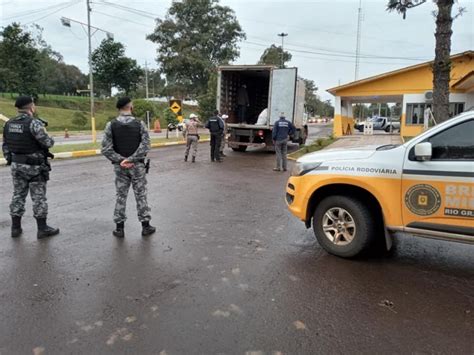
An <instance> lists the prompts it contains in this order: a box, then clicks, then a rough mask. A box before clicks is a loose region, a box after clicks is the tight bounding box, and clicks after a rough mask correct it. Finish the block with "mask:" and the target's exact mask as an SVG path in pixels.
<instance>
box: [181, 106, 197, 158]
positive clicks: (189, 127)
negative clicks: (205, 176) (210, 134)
mask: <svg viewBox="0 0 474 355" xmlns="http://www.w3.org/2000/svg"><path fill="white" fill-rule="evenodd" d="M198 130H199V119H198V116H197V115H195V114H194V113H192V114H190V115H189V121H188V122H186V125H185V129H184V135H185V137H186V151H185V153H184V161H188V156H189V151H190V149H191V148H192V149H193V151H192V160H191V161H192V162H193V163H195V162H196V155H197V150H198V143H199V132H198Z"/></svg>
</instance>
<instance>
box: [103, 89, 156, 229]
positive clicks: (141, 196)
mask: <svg viewBox="0 0 474 355" xmlns="http://www.w3.org/2000/svg"><path fill="white" fill-rule="evenodd" d="M116 106H117V109H118V110H119V116H118V117H117V118H115V119H114V120H112V121H111V122H109V123H107V126H106V127H105V131H104V138H103V140H102V154H103V155H104V156H105V157H106V158H107V159H109V160H110V161H111V162H112V164H113V165H114V172H115V188H116V193H117V201H116V204H115V211H114V222H115V223H116V229H115V230H114V231H113V235H114V236H116V237H118V238H123V237H124V236H125V232H124V227H125V220H126V219H127V216H126V213H125V209H126V204H127V196H128V191H129V189H130V185H132V188H133V192H134V193H135V200H136V203H137V212H138V219H139V221H140V222H141V224H142V236H148V235H151V234H153V233H155V231H156V228H155V227H152V226H151V225H150V220H151V216H150V208H149V207H148V202H147V181H146V173H147V169H148V162H147V163H146V164H145V159H146V155H147V153H148V152H149V150H150V136H149V135H148V131H147V128H146V127H145V124H144V123H143V122H140V121H138V120H137V119H135V117H133V114H132V110H133V104H132V100H131V99H130V98H128V97H122V98H120V99H119V100H118V101H117V105H116Z"/></svg>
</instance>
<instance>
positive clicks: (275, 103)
mask: <svg viewBox="0 0 474 355" xmlns="http://www.w3.org/2000/svg"><path fill="white" fill-rule="evenodd" d="M242 88H244V89H242ZM305 89H306V88H305V84H304V81H303V80H302V79H300V78H298V71H297V68H284V69H279V68H276V67H274V66H268V65H225V66H220V67H218V79H217V110H218V111H219V112H220V113H221V114H227V115H228V116H229V117H228V119H227V128H228V133H229V140H228V146H229V147H230V148H232V149H233V150H235V151H241V152H244V151H245V150H246V149H247V147H249V146H253V147H266V148H273V142H272V127H273V124H274V123H275V121H277V120H278V119H279V117H280V114H281V113H282V112H283V113H284V115H285V117H286V119H287V120H289V121H290V122H292V123H293V124H294V126H295V128H296V130H295V133H294V134H293V135H292V137H291V140H292V141H293V142H295V143H298V144H304V143H305V141H306V137H307V133H308V127H307V125H306V114H305V107H304V104H305V102H304V98H305ZM239 90H245V91H246V94H245V96H246V97H248V106H247V107H246V108H245V114H244V117H243V118H244V121H245V122H243V123H240V122H239V121H240V118H242V117H239V115H240V114H241V112H239V105H238V95H239ZM265 109H267V119H266V122H265V123H264V124H257V121H258V117H259V115H260V114H261V113H262V111H263V110H265ZM259 123H261V120H260V122H259Z"/></svg>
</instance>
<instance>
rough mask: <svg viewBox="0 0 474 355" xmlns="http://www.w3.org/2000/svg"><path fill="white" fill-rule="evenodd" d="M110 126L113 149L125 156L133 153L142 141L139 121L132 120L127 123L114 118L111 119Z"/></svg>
mask: <svg viewBox="0 0 474 355" xmlns="http://www.w3.org/2000/svg"><path fill="white" fill-rule="evenodd" d="M111 126H112V139H113V142H114V150H115V151H116V152H117V153H118V154H120V155H121V156H123V157H125V158H128V157H130V156H131V155H133V153H135V151H136V150H137V149H138V146H139V145H140V143H141V141H142V136H141V134H140V129H141V124H140V122H139V121H137V120H133V121H130V122H128V123H122V122H120V121H118V120H116V119H115V120H113V121H112V123H111Z"/></svg>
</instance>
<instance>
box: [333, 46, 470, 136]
mask: <svg viewBox="0 0 474 355" xmlns="http://www.w3.org/2000/svg"><path fill="white" fill-rule="evenodd" d="M432 63H433V62H432V61H430V62H426V63H422V64H417V65H413V66H410V67H406V68H403V69H398V70H395V71H391V72H387V73H384V74H380V75H376V76H372V77H369V78H366V79H362V80H357V81H354V82H351V83H348V84H345V85H341V86H338V87H334V88H332V89H329V90H328V92H329V93H331V94H332V95H334V96H335V111H334V134H335V135H336V136H337V137H340V136H343V135H349V134H354V124H355V122H356V118H359V117H354V111H355V109H354V107H355V105H357V104H372V103H374V104H378V103H381V104H383V103H387V104H388V103H391V104H397V106H399V108H400V109H399V112H398V117H397V118H398V119H400V134H401V135H402V137H414V136H416V135H418V134H420V133H421V132H423V130H424V129H425V125H424V113H425V109H426V108H428V107H430V108H431V102H432V99H433V91H432V90H433V73H432V71H431V66H432ZM451 63H452V66H451V81H450V84H449V86H450V96H449V101H450V116H454V115H457V114H458V113H461V112H463V111H466V110H468V109H470V108H473V107H474V51H467V52H463V53H459V54H455V55H452V56H451ZM359 112H360V110H359ZM366 118H367V117H362V119H363V120H365V119H366Z"/></svg>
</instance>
